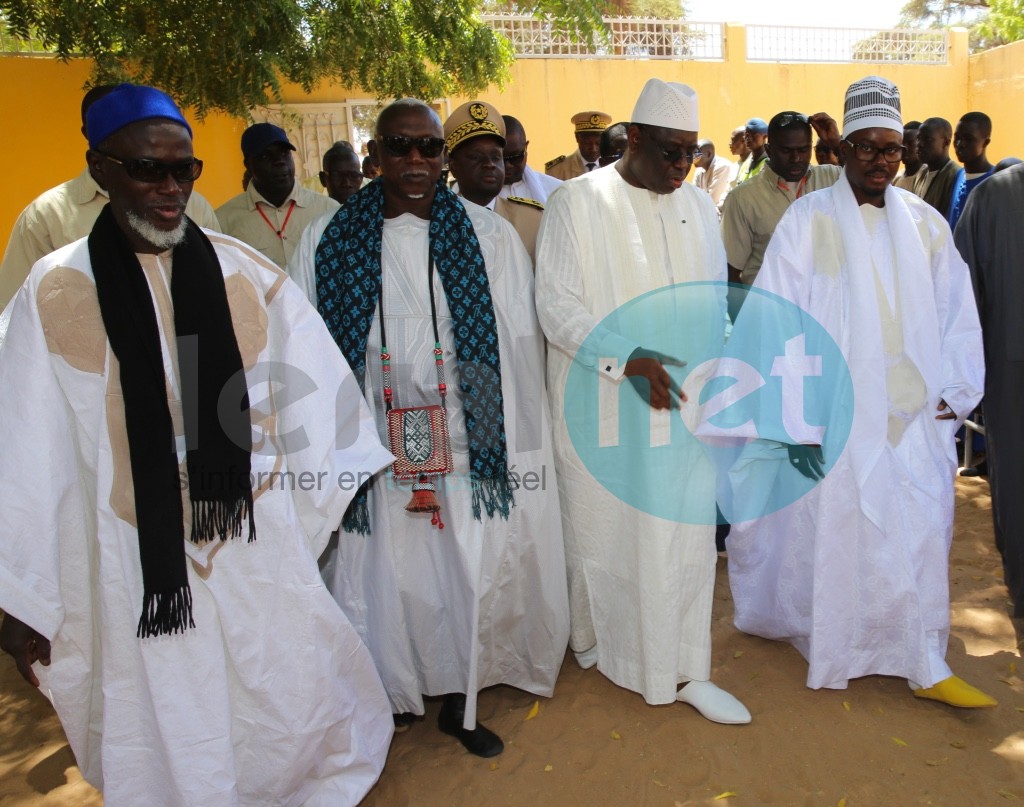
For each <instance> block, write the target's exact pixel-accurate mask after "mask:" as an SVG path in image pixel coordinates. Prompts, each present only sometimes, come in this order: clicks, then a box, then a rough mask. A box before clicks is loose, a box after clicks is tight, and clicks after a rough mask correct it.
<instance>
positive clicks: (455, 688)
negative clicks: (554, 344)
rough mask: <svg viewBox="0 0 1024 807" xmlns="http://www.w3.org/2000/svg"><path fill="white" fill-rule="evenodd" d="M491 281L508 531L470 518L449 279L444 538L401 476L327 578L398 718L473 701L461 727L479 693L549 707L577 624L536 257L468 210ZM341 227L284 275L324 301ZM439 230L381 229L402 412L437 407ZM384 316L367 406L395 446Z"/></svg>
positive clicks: (339, 550) (345, 544)
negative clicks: (432, 258) (514, 690)
mask: <svg viewBox="0 0 1024 807" xmlns="http://www.w3.org/2000/svg"><path fill="white" fill-rule="evenodd" d="M460 201H461V202H462V204H463V205H464V206H465V208H466V210H467V211H468V212H469V217H470V219H471V220H472V223H473V229H474V230H475V232H476V235H477V238H478V239H479V241H480V247H481V251H482V253H483V257H484V261H485V263H486V267H487V277H488V281H489V283H490V289H491V297H492V300H493V303H494V313H495V317H496V318H497V333H498V342H499V346H500V359H501V392H502V396H503V398H504V408H505V437H506V443H507V447H508V467H509V469H510V470H511V471H512V473H513V475H514V476H515V477H516V478H517V479H518V480H519V489H518V490H517V491H515V507H514V508H512V510H511V513H510V515H509V518H508V519H507V520H505V519H503V518H502V517H501V515H500V514H499V513H495V515H494V516H493V517H490V518H489V517H488V516H487V514H486V512H485V511H483V510H482V509H481V515H482V520H479V521H478V520H476V519H475V518H473V511H472V504H471V500H472V489H471V486H470V479H469V445H468V438H467V434H466V426H465V416H464V413H463V408H462V396H461V394H460V391H459V378H460V368H459V362H458V360H457V359H456V357H455V338H454V334H453V322H452V318H451V313H450V311H449V308H448V302H447V299H446V297H445V293H444V288H443V285H442V282H441V278H440V277H439V276H438V274H437V272H435V273H434V283H433V294H434V301H435V303H436V305H437V324H438V329H439V334H440V338H441V346H442V349H443V350H444V367H445V373H446V375H447V388H448V400H447V408H448V424H449V430H450V433H451V441H452V453H453V459H454V465H455V470H454V472H453V473H452V474H451V475H450V476H448V477H445V478H444V480H443V481H442V482H441V483H440V484H439V487H438V493H437V497H438V501H439V502H440V504H441V519H442V521H443V523H444V529H443V530H438V529H437V528H436V527H433V526H432V525H431V515H430V513H411V512H408V511H406V510H405V506H406V505H407V504H408V503H409V500H410V498H411V495H412V494H411V487H410V483H408V482H403V483H402V484H401V485H399V484H397V483H396V482H395V480H394V477H393V476H392V474H391V469H390V468H388V469H385V470H384V471H382V472H381V473H379V474H377V475H376V476H375V477H374V480H373V486H372V488H371V490H370V494H369V508H370V517H371V532H370V534H369V535H366V536H363V535H359V534H356V533H347V532H344V531H342V532H341V533H340V535H339V540H338V544H337V546H336V547H335V546H334V545H333V544H332V547H331V549H330V550H329V551H328V553H326V554H325V556H324V557H323V558H322V559H321V564H322V567H323V574H324V579H325V581H326V582H327V585H328V587H329V588H330V589H331V591H332V592H333V594H334V596H335V598H336V599H337V600H338V602H339V603H340V605H341V607H342V608H343V609H344V611H345V613H346V614H347V615H348V617H349V619H351V620H352V624H353V625H355V626H356V629H357V630H358V631H359V632H360V635H362V637H363V639H364V641H365V642H366V644H367V645H368V646H369V648H370V652H371V653H373V657H374V660H375V661H376V662H377V668H378V669H379V670H380V674H381V678H382V679H383V680H384V686H385V688H386V689H387V691H388V695H389V697H390V698H391V706H392V709H393V710H394V711H395V712H396V713H398V712H412V713H414V714H419V715H421V714H423V713H424V704H423V697H424V696H433V695H444V694H448V693H454V692H462V693H465V694H466V696H467V701H466V713H465V723H464V725H465V727H466V728H472V727H473V726H474V725H475V722H476V702H477V692H478V691H479V690H481V689H483V688H484V687H489V686H493V685H495V684H507V685H509V686H514V687H518V688H519V689H523V690H526V691H527V692H531V693H533V694H535V695H541V696H545V697H550V696H551V694H552V692H553V691H554V686H555V679H556V678H557V677H558V671H559V669H560V667H561V664H562V659H563V657H564V656H565V648H566V644H567V641H568V632H569V615H568V605H567V597H566V580H565V555H564V550H563V546H562V530H561V526H560V523H559V520H558V494H557V488H556V482H555V467H554V460H553V457H552V453H551V421H550V414H549V411H548V401H547V394H546V393H545V390H544V353H543V338H542V336H541V332H540V327H539V325H538V324H537V316H536V313H535V311H534V308H533V272H532V271H531V268H530V258H529V256H528V255H527V254H526V250H525V248H524V247H523V244H522V241H521V240H520V239H519V236H518V235H516V232H515V230H514V229H512V225H511V224H509V223H508V222H507V221H505V220H504V219H502V218H501V217H500V216H498V215H496V214H495V213H493V212H492V211H490V210H487V209H486V208H483V207H480V206H479V205H475V204H473V203H472V202H470V201H468V200H466V199H461V200H460ZM330 218H331V217H330V216H325V217H322V218H321V219H319V220H317V221H315V222H313V223H312V224H311V225H310V226H309V228H307V230H306V232H305V233H304V234H303V238H302V242H301V243H300V244H299V247H298V250H297V251H296V254H295V256H293V258H292V261H291V263H290V264H289V267H288V271H289V274H291V276H292V277H293V278H295V279H296V281H297V282H298V284H299V286H300V287H302V288H303V289H305V291H306V293H307V294H308V295H309V297H310V300H312V301H314V302H315V300H316V285H315V278H314V257H315V255H316V248H317V245H318V244H319V243H320V239H321V237H322V235H323V233H324V230H325V229H326V227H327V224H328V222H329V221H330ZM428 227H429V222H427V221H426V220H424V219H420V218H417V217H416V216H413V215H412V214H408V213H407V214H404V215H402V216H399V217H397V218H394V219H386V220H385V222H384V236H383V254H382V264H383V293H384V316H385V319H386V328H385V330H386V334H387V342H388V344H387V347H388V350H389V352H390V353H391V368H392V387H393V389H394V396H395V397H394V406H395V407H396V408H399V407H408V406H425V405H429V404H437V403H440V398H439V395H438V386H437V385H438V379H437V371H436V369H435V366H434V355H433V347H434V336H433V330H432V324H431V315H430V296H429V294H428V291H427V288H428V287H427V279H428V264H427V256H428V243H429V238H428ZM380 343H381V337H380V318H379V317H376V316H375V317H374V323H373V325H372V327H371V329H370V334H369V339H368V342H367V348H366V366H367V379H366V400H367V402H368V403H369V404H370V407H371V409H372V410H373V412H374V414H375V415H376V420H377V429H378V433H379V434H380V437H381V439H382V440H385V441H386V440H387V418H386V416H385V407H384V400H383V396H382V393H381V390H382V376H381V362H380Z"/></svg>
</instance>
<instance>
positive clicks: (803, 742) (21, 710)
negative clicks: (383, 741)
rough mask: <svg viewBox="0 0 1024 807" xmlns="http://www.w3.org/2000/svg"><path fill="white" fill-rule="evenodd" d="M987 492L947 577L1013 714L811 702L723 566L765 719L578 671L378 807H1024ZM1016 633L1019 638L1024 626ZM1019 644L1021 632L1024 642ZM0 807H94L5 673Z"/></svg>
mask: <svg viewBox="0 0 1024 807" xmlns="http://www.w3.org/2000/svg"><path fill="white" fill-rule="evenodd" d="M990 519H991V514H990V499H989V493H988V485H987V483H986V482H985V481H984V480H980V479H961V480H960V481H959V482H958V485H957V522H956V523H957V529H956V536H955V539H954V542H953V553H952V558H951V563H950V581H951V594H952V619H953V632H952V636H951V638H950V645H949V653H948V659H949V662H950V665H951V666H952V667H953V670H954V671H955V672H956V673H957V674H959V675H960V676H961V677H963V678H965V679H966V680H968V681H969V682H971V683H973V684H975V685H976V686H978V687H980V688H982V689H983V690H985V691H986V692H988V693H989V694H991V695H993V696H995V697H996V698H997V699H998V700H999V706H998V707H996V708H995V709H987V710H978V711H965V710H957V709H953V708H951V707H947V706H944V705H941V704H936V703H932V702H928V701H921V700H917V699H915V698H914V697H912V696H911V694H910V691H909V689H908V688H907V685H906V683H905V682H904V681H902V680H900V679H895V678H883V677H878V676H873V677H868V678H864V679H860V680H857V681H854V682H852V683H851V685H850V688H849V689H848V690H846V691H842V692H839V691H826V690H822V691H819V692H814V691H811V690H809V689H807V688H806V687H805V686H804V681H805V678H806V673H807V667H806V664H805V663H804V661H803V659H802V658H800V656H799V655H798V654H797V652H796V651H795V650H793V649H792V648H791V647H789V646H788V645H786V644H781V643H776V642H769V641H765V640H762V639H757V638H754V637H750V636H745V635H743V634H741V633H738V632H737V631H736V629H735V628H734V627H733V626H732V621H731V618H732V602H731V599H730V596H729V589H728V583H727V580H726V572H725V561H724V560H720V561H719V568H718V583H717V589H716V593H715V608H714V623H713V631H714V655H713V661H712V664H713V678H714V680H715V681H716V682H718V683H719V684H720V685H722V686H723V687H725V688H727V689H729V690H730V691H732V692H733V693H734V694H736V695H737V696H739V697H740V698H741V699H742V700H743V701H744V702H745V703H746V705H747V706H748V708H749V709H750V711H751V713H752V714H753V717H754V721H753V723H752V724H751V725H749V726H719V725H715V724H713V723H709V722H708V721H706V720H704V719H702V718H701V717H699V716H698V715H697V713H696V712H694V711H693V710H692V709H691V708H690V707H688V706H684V705H682V704H675V705H672V706H659V707H650V706H646V705H645V704H644V702H643V700H642V698H640V696H638V695H635V694H633V693H631V692H627V691H625V690H622V689H619V688H618V687H616V686H614V685H613V684H611V683H609V682H608V681H607V680H606V679H605V678H604V677H603V676H601V675H600V673H598V672H597V671H596V670H589V671H586V672H584V671H582V670H580V669H579V667H578V666H577V665H576V663H575V662H574V661H573V660H572V659H571V658H567V659H566V662H565V664H564V666H563V668H562V673H561V676H560V678H559V681H558V689H557V691H556V693H555V697H554V698H553V699H551V700H543V701H541V702H540V708H539V711H538V712H537V714H536V715H535V716H534V717H532V718H529V717H528V715H529V714H530V711H531V707H532V706H533V705H534V702H535V698H533V697H532V696H530V695H527V694H525V693H522V692H518V691H516V690H513V689H509V688H507V687H496V688H494V689H491V690H488V691H486V692H484V693H482V694H481V697H480V718H481V720H482V721H484V722H485V723H486V724H487V725H489V726H490V727H492V728H493V729H494V730H495V731H497V732H498V733H499V734H500V735H501V736H502V737H503V738H504V739H505V743H506V748H505V752H504V754H502V755H501V756H500V757H498V758H497V759H496V760H480V759H477V758H475V757H472V756H470V755H468V754H466V753H465V752H464V751H463V750H462V748H461V746H459V745H458V744H457V743H456V742H455V741H454V740H452V739H451V738H448V737H445V736H444V735H442V734H440V733H439V732H438V731H437V729H436V728H435V721H436V717H437V710H438V704H437V703H432V704H431V705H430V706H429V708H428V712H427V716H426V719H425V720H424V721H421V722H417V723H416V724H415V725H414V726H413V727H412V728H411V729H410V730H409V731H408V732H406V733H404V734H401V735H398V736H396V737H395V740H394V743H393V744H392V746H391V753H390V757H389V760H388V764H387V767H386V768H385V771H384V775H383V776H382V778H381V780H380V782H379V783H378V784H377V786H376V787H375V788H374V789H373V791H372V792H371V793H370V795H369V796H368V797H367V799H366V801H365V802H364V803H365V804H366V805H373V806H374V807H385V806H386V807H399V806H400V805H445V806H446V807H447V805H477V804H493V805H523V807H537V805H667V807H680V806H681V805H686V807H689V806H690V805H735V807H739V806H740V805H757V804H762V805H765V804H766V805H787V806H788V805H801V807H802V806H804V805H806V807H812V805H813V806H815V807H817V806H818V805H831V806H832V807H837V806H838V807H843V806H844V805H845V807H862V806H866V805H871V807H880V806H882V805H926V804H927V805H948V806H949V807H978V806H981V805H1002V804H1013V803H1015V802H1021V803H1024V663H1022V662H1021V658H1020V653H1021V645H1022V640H1024V626H1022V625H1020V624H1017V625H1016V626H1015V625H1014V624H1013V622H1012V621H1011V620H1010V619H1009V617H1008V616H1007V614H1008V612H1009V609H1008V601H1007V597H1006V590H1005V588H1004V587H1003V585H1002V570H1001V566H1000V562H999V556H998V553H997V552H996V550H995V548H994V546H993V544H992V528H991V520H990ZM1018 622H1019V621H1018ZM1015 627H1016V631H1015ZM0 804H2V805H4V807H8V805H10V807H15V806H16V807H94V806H96V805H101V804H102V799H101V797H100V796H99V795H98V794H97V793H96V792H95V791H94V790H93V789H92V788H91V787H89V785H87V784H86V783H85V782H83V781H82V778H81V775H80V773H79V771H78V769H77V768H76V767H75V765H74V758H73V757H72V754H71V751H70V749H69V748H68V745H67V742H66V740H65V739H64V735H63V733H62V731H61V728H60V724H59V723H58V721H57V719H56V717H55V716H54V715H53V711H52V709H51V708H50V705H49V703H48V702H47V701H46V700H45V699H44V698H43V697H42V696H41V695H40V694H39V693H38V692H35V691H34V690H33V689H32V688H31V687H29V686H28V685H27V684H25V683H24V682H22V681H21V679H20V678H19V677H18V675H17V672H16V671H15V669H14V666H13V664H12V663H11V662H10V660H9V659H7V658H6V657H5V658H4V660H3V661H2V662H0Z"/></svg>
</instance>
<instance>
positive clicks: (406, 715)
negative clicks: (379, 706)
mask: <svg viewBox="0 0 1024 807" xmlns="http://www.w3.org/2000/svg"><path fill="white" fill-rule="evenodd" d="M391 717H392V718H394V721H395V734H401V733H402V732H403V731H408V730H409V727H410V726H412V724H413V723H414V722H415V721H416V715H414V714H413V713H412V712H396V713H395V714H393V715H391Z"/></svg>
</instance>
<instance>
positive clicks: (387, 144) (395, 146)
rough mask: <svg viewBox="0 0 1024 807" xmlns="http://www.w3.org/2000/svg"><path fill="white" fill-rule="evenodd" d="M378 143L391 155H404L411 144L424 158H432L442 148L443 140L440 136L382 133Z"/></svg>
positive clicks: (438, 153) (410, 149)
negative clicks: (406, 135)
mask: <svg viewBox="0 0 1024 807" xmlns="http://www.w3.org/2000/svg"><path fill="white" fill-rule="evenodd" d="M377 142H378V143H380V144H381V145H382V146H384V148H385V149H386V150H387V152H388V153H389V154H391V155H392V156H393V157H404V156H405V155H407V154H408V153H409V152H410V151H412V149H413V146H415V147H416V151H418V152H419V153H420V156H421V157H423V158H424V159H428V160H429V159H432V158H434V157H437V156H438V155H440V153H441V149H443V148H444V140H442V139H441V138H440V137H405V136H404V135H382V136H381V137H378V138H377Z"/></svg>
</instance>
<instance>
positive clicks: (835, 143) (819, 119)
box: [807, 112, 841, 149]
mask: <svg viewBox="0 0 1024 807" xmlns="http://www.w3.org/2000/svg"><path fill="white" fill-rule="evenodd" d="M807 122H808V123H809V124H811V127H812V128H813V129H814V132H815V134H817V135H818V137H819V138H821V139H822V140H824V141H825V142H826V143H828V145H829V147H830V148H835V149H838V148H839V141H840V138H841V136H840V134H839V126H838V125H837V124H836V122H835V120H834V119H833V118H832V116H831V115H829V114H828V113H827V112H815V113H814V114H813V115H811V116H810V117H808V118H807Z"/></svg>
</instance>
